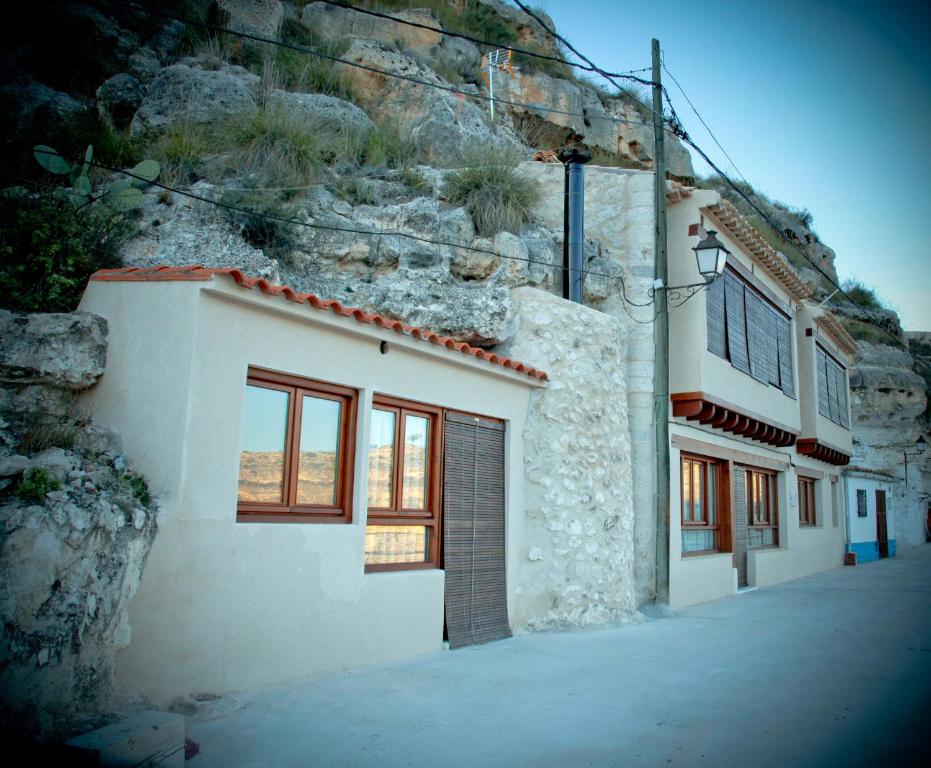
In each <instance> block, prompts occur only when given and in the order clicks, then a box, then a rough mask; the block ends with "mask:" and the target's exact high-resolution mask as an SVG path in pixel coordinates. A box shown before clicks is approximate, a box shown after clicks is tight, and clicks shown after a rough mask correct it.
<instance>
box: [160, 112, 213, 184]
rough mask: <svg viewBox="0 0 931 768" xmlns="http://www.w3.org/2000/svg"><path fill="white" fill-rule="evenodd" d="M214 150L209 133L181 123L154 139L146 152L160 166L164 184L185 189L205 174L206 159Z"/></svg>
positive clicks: (197, 127)
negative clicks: (204, 159)
mask: <svg viewBox="0 0 931 768" xmlns="http://www.w3.org/2000/svg"><path fill="white" fill-rule="evenodd" d="M212 148H213V145H212V143H211V141H210V134H209V132H208V131H207V130H205V129H204V128H202V127H200V126H197V125H194V124H192V123H189V122H186V121H180V122H177V123H173V124H172V125H171V127H169V128H168V129H167V130H165V131H163V132H162V133H159V134H158V135H157V136H156V137H155V138H153V139H152V140H151V141H150V142H149V144H148V146H147V147H146V152H147V153H148V154H149V155H150V156H151V157H152V158H154V159H155V160H157V161H158V163H159V165H160V166H161V169H162V172H161V175H160V177H159V179H160V181H161V183H162V184H165V185H167V186H169V187H185V186H187V185H188V184H190V183H191V182H192V181H194V180H195V179H197V178H198V177H199V176H201V175H202V174H203V158H204V156H205V155H207V154H208V153H210V151H211V149H212Z"/></svg>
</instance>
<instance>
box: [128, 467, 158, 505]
mask: <svg viewBox="0 0 931 768" xmlns="http://www.w3.org/2000/svg"><path fill="white" fill-rule="evenodd" d="M126 480H127V482H128V483H129V490H130V492H131V493H132V495H133V498H134V499H135V500H136V501H138V502H139V503H140V504H142V506H144V507H148V506H149V505H150V504H151V503H152V493H151V491H149V484H148V483H147V482H146V481H145V478H144V477H143V476H142V475H137V474H134V473H132V472H127V473H126Z"/></svg>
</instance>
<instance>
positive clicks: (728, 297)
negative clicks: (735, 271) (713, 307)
mask: <svg viewBox="0 0 931 768" xmlns="http://www.w3.org/2000/svg"><path fill="white" fill-rule="evenodd" d="M724 310H725V314H726V316H727V352H728V356H729V357H730V359H731V365H733V366H734V367H735V368H737V369H738V370H741V371H743V372H744V373H750V359H749V356H748V354H747V315H746V311H745V309H744V287H743V284H742V283H741V282H740V281H739V280H738V279H737V278H736V277H732V276H731V275H730V273H728V272H725V273H724Z"/></svg>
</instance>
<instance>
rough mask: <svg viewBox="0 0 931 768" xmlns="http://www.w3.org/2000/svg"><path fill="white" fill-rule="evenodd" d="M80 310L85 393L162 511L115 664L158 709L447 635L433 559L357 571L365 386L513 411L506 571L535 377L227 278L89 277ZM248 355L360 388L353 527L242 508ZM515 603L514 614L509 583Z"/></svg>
mask: <svg viewBox="0 0 931 768" xmlns="http://www.w3.org/2000/svg"><path fill="white" fill-rule="evenodd" d="M81 309H82V310H86V311H90V312H94V313H96V314H99V315H102V316H104V317H106V318H107V320H108V321H109V324H110V328H111V335H110V346H109V352H108V365H107V372H106V374H105V375H104V377H103V379H102V380H101V383H100V385H99V386H98V387H96V388H95V389H94V390H92V391H91V392H90V393H89V394H88V396H87V404H88V406H89V407H90V409H91V410H92V411H93V413H94V415H95V419H96V420H98V421H100V422H101V423H103V424H104V425H106V426H109V427H111V428H113V429H115V430H117V431H118V432H119V433H120V434H121V435H122V436H123V439H124V445H125V450H126V453H127V454H128V455H129V457H130V458H131V460H132V462H133V464H134V465H135V466H136V467H138V468H140V470H141V471H142V472H143V473H144V474H145V475H146V477H147V478H149V480H150V484H151V487H152V490H153V492H154V493H155V494H156V496H157V497H158V499H159V503H160V510H161V511H160V529H159V533H158V536H157V538H156V540H155V544H154V546H153V549H152V553H151V555H150V557H149V561H148V563H147V566H146V570H145V573H144V576H143V581H142V586H141V588H140V590H139V592H138V594H137V596H136V599H135V600H134V602H133V604H132V607H131V610H130V621H131V624H132V627H133V639H132V642H131V644H130V646H129V648H128V649H127V650H126V651H124V652H123V653H122V654H121V655H120V657H119V660H118V675H119V677H120V679H121V681H122V682H123V683H124V684H125V685H127V686H128V687H129V688H131V689H135V690H138V691H141V692H142V693H144V694H146V695H147V696H149V697H150V698H151V699H152V700H153V701H154V702H155V703H156V704H159V705H164V704H166V703H168V702H169V701H170V700H171V699H172V698H173V697H175V696H177V695H179V694H186V693H191V692H204V691H228V690H235V689H239V688H243V687H247V686H253V685H258V684H263V683H271V682H276V681H282V680H287V679H292V678H295V677H298V676H302V675H310V674H316V673H320V672H324V671H327V670H331V669H335V668H340V667H346V666H352V665H357V664H362V663H367V662H372V661H378V660H384V659H390V658H395V657H399V656H407V655H412V654H417V653H422V652H427V651H433V650H438V649H440V648H441V647H442V629H443V584H444V582H443V572H442V571H441V570H420V571H408V572H397V573H371V574H366V573H364V569H363V543H364V532H365V522H366V503H365V502H366V498H367V487H366V486H367V455H366V446H367V445H368V439H367V438H368V423H369V418H368V417H369V410H370V405H371V398H372V394H373V393H374V392H378V393H383V394H388V395H393V396H397V397H401V398H407V399H411V400H417V401H421V402H427V403H431V404H435V405H439V406H444V407H449V408H455V409H462V410H466V411H471V412H475V413H481V414H485V415H488V416H492V417H496V418H500V419H504V420H505V421H506V422H507V432H506V456H507V458H506V476H507V478H508V485H507V510H506V528H507V534H506V535H507V565H508V569H509V571H510V572H512V573H513V572H514V571H515V570H516V563H515V558H516V557H517V553H518V552H519V551H520V544H519V542H520V541H521V535H522V525H523V515H522V511H523V447H522V439H521V435H522V434H523V432H524V422H525V416H526V411H527V403H528V400H529V395H530V391H531V389H532V383H531V380H530V379H529V378H528V377H526V376H523V375H521V374H517V373H514V372H510V371H507V370H506V369H504V368H501V367H500V366H493V365H491V364H489V363H486V362H479V361H476V360H474V359H473V358H467V357H466V356H464V355H461V354H459V353H458V352H451V351H448V350H445V349H442V348H438V347H435V346H433V345H430V344H428V343H425V342H422V341H417V340H414V339H410V338H409V337H404V336H400V335H398V334H395V333H393V332H391V331H387V330H382V329H378V328H375V327H374V326H362V325H360V324H358V323H356V322H355V321H354V320H352V319H351V318H339V317H335V316H333V315H332V314H331V313H327V312H321V311H317V310H313V309H311V308H309V307H307V306H302V305H296V304H294V303H293V302H288V301H287V300H286V299H284V298H271V297H267V296H263V295H261V294H260V292H259V291H257V290H253V291H247V290H243V289H242V288H239V287H238V286H236V285H235V284H234V283H233V282H232V281H231V280H228V279H226V278H216V279H215V281H214V282H213V283H209V282H205V283H196V282H178V283H156V284H148V283H130V282H123V283H96V282H92V283H91V284H90V286H89V288H88V290H87V293H86V294H85V297H84V300H83V301H82V303H81ZM381 339H386V340H387V341H388V342H389V345H390V349H389V352H388V354H387V355H382V354H381V353H380V351H379V341H380V340H381ZM249 365H254V366H258V367H264V368H269V369H272V370H278V371H283V372H286V373H291V374H295V375H299V376H306V377H309V378H315V379H320V380H323V381H330V382H334V383H338V384H342V385H346V386H350V387H354V388H357V389H358V390H359V392H360V403H359V405H360V408H359V418H358V422H357V434H356V455H355V488H354V497H353V519H352V522H351V523H350V524H299V523H294V524H270V523H237V522H236V493H237V477H238V467H239V450H240V439H241V419H242V401H243V396H244V392H245V384H246V371H247V368H248V366H249ZM508 601H509V608H510V609H511V610H512V611H516V610H517V604H516V602H515V601H516V591H515V589H514V585H513V580H512V579H509V580H508Z"/></svg>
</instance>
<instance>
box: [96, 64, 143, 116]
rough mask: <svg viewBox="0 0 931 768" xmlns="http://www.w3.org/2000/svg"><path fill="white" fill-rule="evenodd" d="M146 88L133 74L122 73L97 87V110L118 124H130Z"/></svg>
mask: <svg viewBox="0 0 931 768" xmlns="http://www.w3.org/2000/svg"><path fill="white" fill-rule="evenodd" d="M144 96H145V90H144V89H143V87H142V84H141V83H140V82H139V81H138V80H137V79H136V78H135V77H133V76H132V75H130V74H127V73H125V72H124V73H122V74H119V75H114V76H113V77H111V78H108V79H107V80H105V81H104V82H103V84H102V85H101V86H100V87H99V88H98V89H97V111H98V112H100V115H101V117H103V118H105V119H109V120H112V121H113V123H114V124H115V125H117V126H125V125H128V124H129V122H130V121H131V120H132V119H133V115H135V114H136V110H137V109H138V108H139V105H140V104H142V99H143V97H144Z"/></svg>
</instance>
